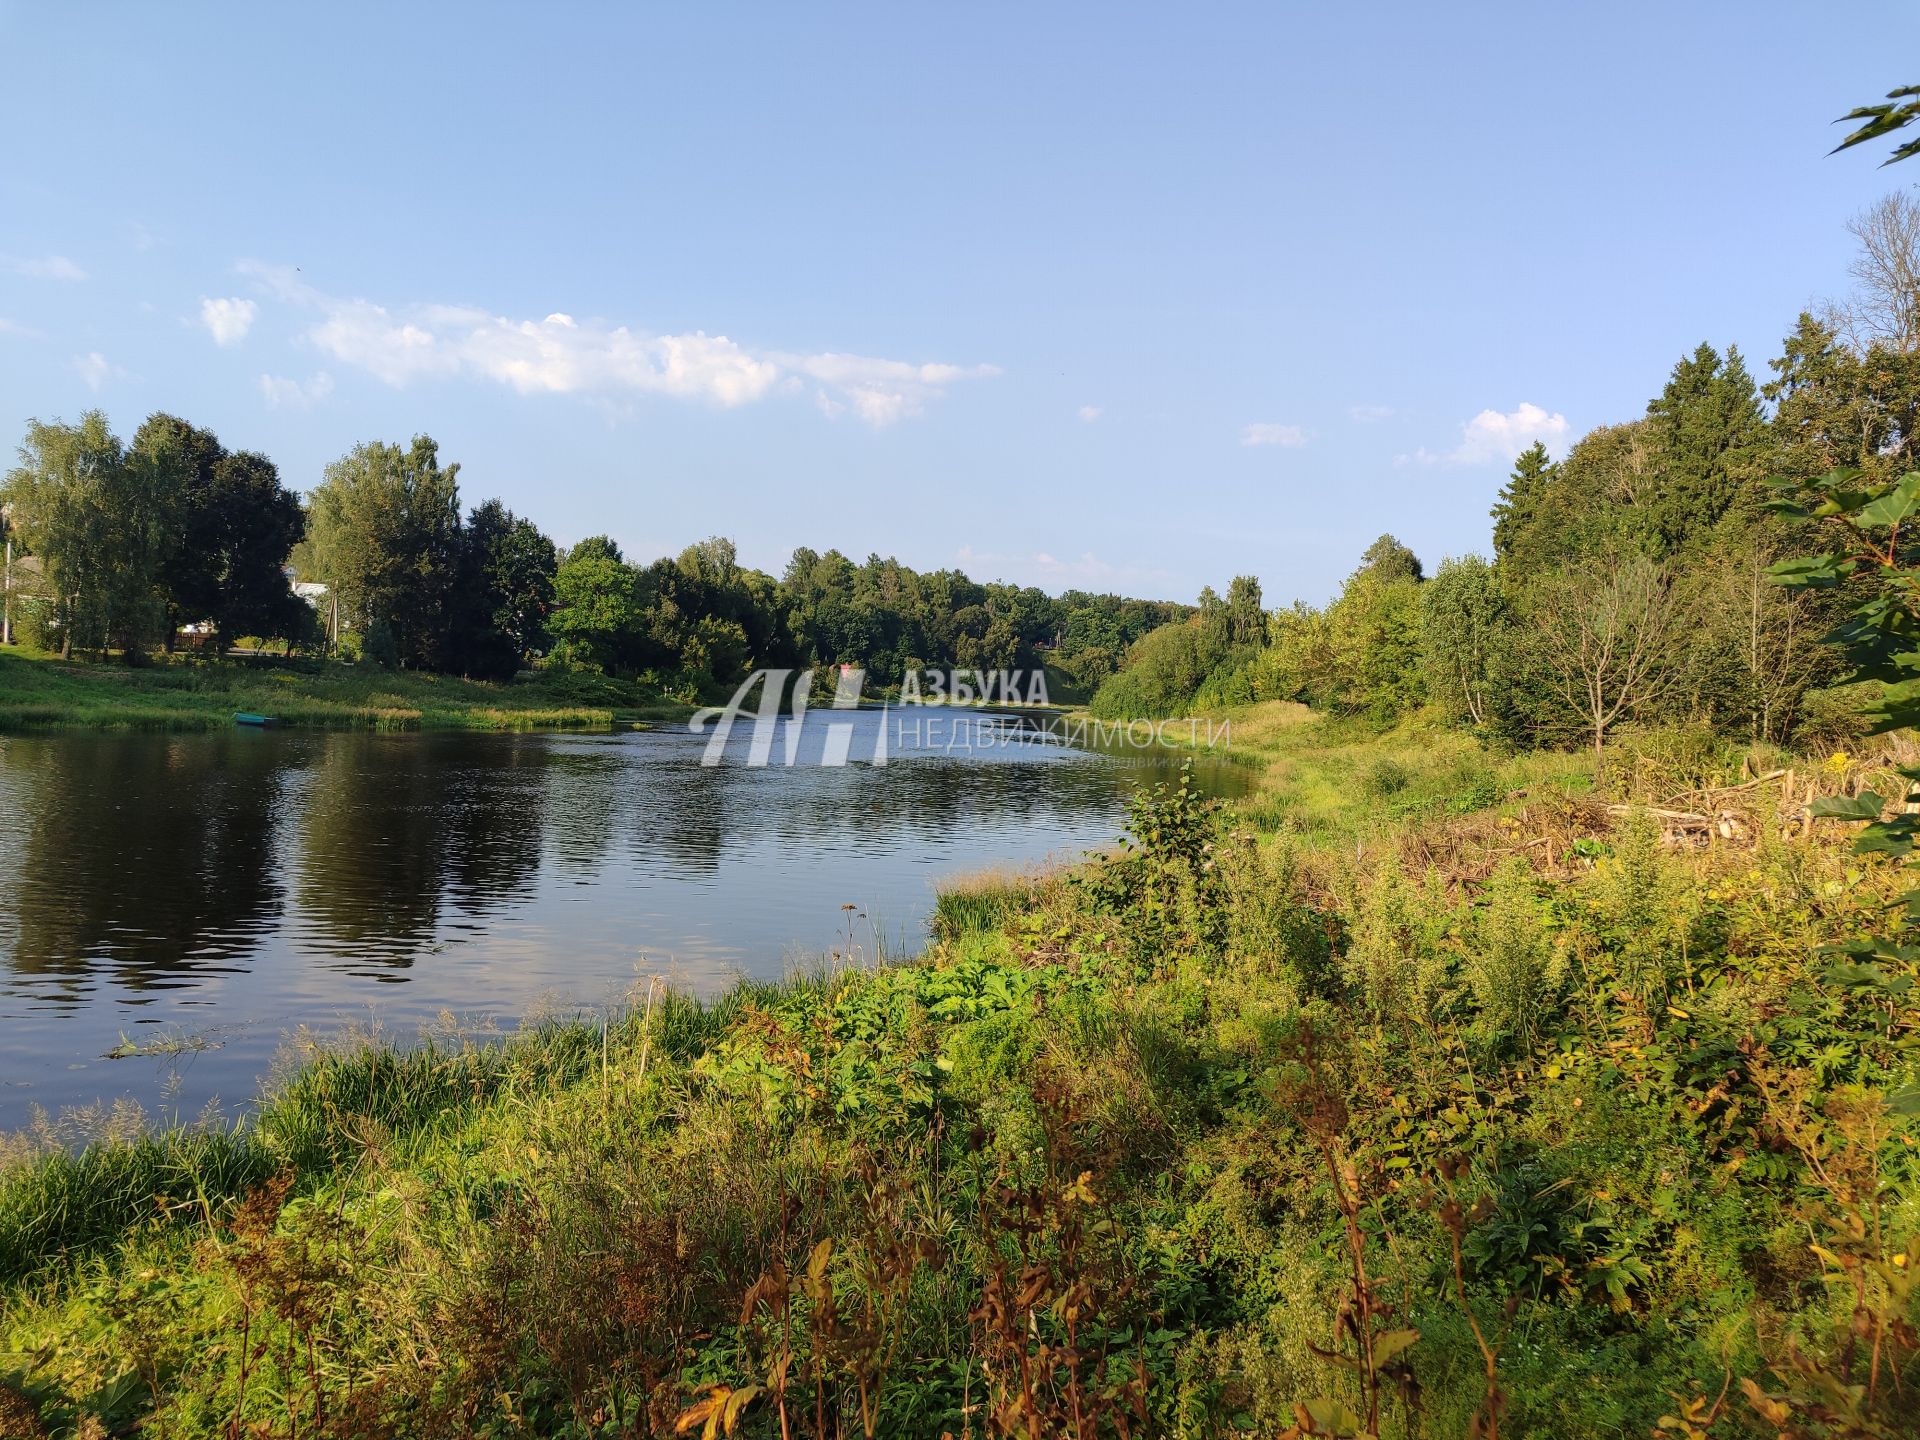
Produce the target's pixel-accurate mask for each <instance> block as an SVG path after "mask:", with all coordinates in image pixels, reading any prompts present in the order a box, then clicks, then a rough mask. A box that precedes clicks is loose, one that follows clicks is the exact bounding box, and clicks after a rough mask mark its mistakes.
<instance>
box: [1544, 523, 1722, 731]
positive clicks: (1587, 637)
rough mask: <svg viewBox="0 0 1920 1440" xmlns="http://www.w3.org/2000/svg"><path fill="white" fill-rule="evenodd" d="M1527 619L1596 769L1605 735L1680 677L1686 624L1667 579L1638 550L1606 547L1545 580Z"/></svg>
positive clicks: (1656, 699)
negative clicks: (1590, 749) (1590, 746)
mask: <svg viewBox="0 0 1920 1440" xmlns="http://www.w3.org/2000/svg"><path fill="white" fill-rule="evenodd" d="M1531 620H1532V639H1533V644H1534V649H1535V653H1536V655H1537V656H1538V658H1539V660H1540V662H1541V664H1542V667H1543V669H1544V670H1545V672H1546V675H1547V676H1548V680H1549V684H1550V685H1551V688H1552V692H1553V695H1554V697H1555V698H1556V699H1557V700H1558V701H1559V703H1560V705H1561V706H1562V707H1563V709H1564V712H1565V714H1566V715H1567V716H1568V717H1570V718H1571V720H1572V721H1573V723H1574V724H1576V725H1577V726H1578V728H1579V729H1580V730H1582V731H1584V732H1585V733H1586V735H1587V736H1588V737H1589V738H1590V739H1591V741H1592V744H1593V754H1594V763H1595V764H1596V766H1597V765H1598V764H1599V763H1600V756H1601V753H1602V751H1603V748H1604V746H1605V744H1606V738H1607V732H1608V731H1609V730H1610V729H1612V728H1613V726H1614V725H1615V724H1617V723H1618V722H1619V721H1621V720H1622V719H1626V718H1629V717H1632V716H1636V715H1641V714H1645V713H1648V712H1650V711H1652V710H1653V708H1654V707H1655V706H1656V705H1657V704H1658V702H1659V701H1660V700H1661V699H1662V698H1664V697H1665V696H1666V695H1667V694H1668V693H1669V692H1670V691H1671V690H1672V689H1673V688H1674V687H1675V686H1676V685H1677V684H1678V683H1679V682H1680V679H1681V673H1682V672H1681V667H1680V659H1681V655H1680V652H1681V649H1682V645H1683V641H1684V636H1685V629H1684V624H1685V622H1684V621H1683V619H1682V617H1681V614H1680V611H1679V609H1678V607H1677V606H1676V605H1675V596H1674V584H1673V577H1672V575H1671V574H1670V573H1669V572H1668V571H1666V570H1665V569H1663V568H1662V567H1660V566H1659V565H1658V564H1656V563H1655V562H1654V561H1652V560H1650V559H1648V558H1647V557H1646V556H1644V555H1641V554H1638V553H1636V552H1633V551H1631V550H1622V549H1618V548H1609V549H1607V550H1606V551H1603V552H1602V553H1600V554H1598V555H1595V556H1593V557H1591V558H1589V559H1587V560H1586V561H1584V562H1582V563H1581V564H1579V565H1577V566H1575V567H1573V568H1570V569H1568V570H1566V571H1564V572H1562V573H1560V574H1559V575H1557V576H1554V577H1551V578H1548V579H1545V580H1543V581H1542V582H1541V585H1540V588H1539V589H1538V590H1537V591H1536V592H1535V596H1534V603H1533V606H1532V615H1531Z"/></svg>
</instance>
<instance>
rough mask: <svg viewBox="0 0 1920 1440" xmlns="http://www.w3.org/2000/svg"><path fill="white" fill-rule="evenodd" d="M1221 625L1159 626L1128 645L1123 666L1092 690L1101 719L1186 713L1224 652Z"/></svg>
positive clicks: (1187, 622)
mask: <svg viewBox="0 0 1920 1440" xmlns="http://www.w3.org/2000/svg"><path fill="white" fill-rule="evenodd" d="M1228 653H1229V651H1228V646H1227V642H1226V633H1225V628H1224V626H1223V627H1218V628H1215V627H1210V626H1208V625H1205V624H1202V623H1201V622H1200V621H1199V620H1197V619H1196V620H1188V621H1180V622H1177V623H1174V624H1170V625H1162V626H1161V627H1160V628H1159V629H1157V630H1154V631H1152V632H1151V633H1150V634H1148V635H1147V636H1146V637H1145V638H1144V639H1143V640H1141V641H1140V642H1139V643H1138V644H1137V645H1135V646H1134V647H1133V649H1132V650H1131V651H1129V652H1128V655H1127V663H1126V667H1125V668H1124V669H1122V670H1121V671H1120V673H1119V674H1117V675H1115V676H1113V677H1112V678H1111V679H1109V680H1108V681H1106V683H1104V684H1103V685H1101V687H1100V689H1099V690H1098V691H1097V692H1096V693H1095V694H1094V697H1093V705H1092V707H1091V708H1092V710H1093V713H1094V714H1095V715H1097V716H1099V717H1100V718H1101V719H1103V720H1135V719H1152V718H1158V717H1161V716H1165V715H1179V714H1183V713H1185V711H1186V709H1187V706H1188V704H1189V702H1190V701H1192V699H1193V698H1194V696H1195V694H1196V693H1197V692H1198V691H1199V689H1200V686H1201V683H1202V682H1203V681H1204V680H1206V678H1207V676H1208V675H1209V674H1210V673H1212V672H1213V671H1214V670H1215V669H1216V668H1217V667H1218V666H1219V665H1220V664H1221V663H1222V662H1223V661H1224V660H1225V659H1226V658H1227V655H1228Z"/></svg>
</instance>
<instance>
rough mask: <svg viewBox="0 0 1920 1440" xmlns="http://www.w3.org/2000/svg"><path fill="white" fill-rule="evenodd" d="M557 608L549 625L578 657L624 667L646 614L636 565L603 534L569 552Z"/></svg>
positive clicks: (558, 577)
mask: <svg viewBox="0 0 1920 1440" xmlns="http://www.w3.org/2000/svg"><path fill="white" fill-rule="evenodd" d="M553 607H554V608H553V614H552V615H551V616H550V617H549V618H548V621H547V626H548V628H549V629H550V630H551V631H552V632H553V636H554V638H555V639H556V640H559V641H561V642H563V643H564V644H565V645H566V647H567V650H568V652H569V653H570V654H571V655H573V656H574V657H575V658H577V659H579V660H582V661H584V662H586V663H587V664H589V665H597V666H599V667H600V668H601V669H603V670H607V671H613V670H616V669H619V668H620V667H621V661H622V659H623V657H624V655H625V654H626V652H627V651H628V649H629V647H630V646H631V645H632V643H633V641H634V638H635V635H636V632H637V631H638V630H639V627H640V625H641V622H642V619H643V612H642V609H641V603H640V594H639V587H638V583H637V577H636V576H635V574H634V572H633V568H632V567H631V566H630V565H628V564H627V562H626V560H625V559H624V558H623V557H622V556H621V554H620V547H619V546H618V545H616V544H614V542H613V541H612V540H610V539H608V538H607V537H606V536H604V535H595V536H591V537H589V538H588V539H585V540H582V541H581V542H580V543H579V544H577V545H575V546H574V547H573V549H571V550H569V551H568V552H567V556H566V558H565V559H564V560H562V561H561V562H560V566H559V570H558V572H557V573H556V574H555V575H554V581H553Z"/></svg>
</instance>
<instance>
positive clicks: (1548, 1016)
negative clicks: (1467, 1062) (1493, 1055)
mask: <svg viewBox="0 0 1920 1440" xmlns="http://www.w3.org/2000/svg"><path fill="white" fill-rule="evenodd" d="M1545 920H1546V915H1545V913H1544V907H1543V906H1542V905H1541V903H1540V899H1539V896H1538V895H1537V893H1536V890H1535V886H1534V879H1533V874H1532V872H1531V871H1530V870H1529V869H1528V868H1527V866H1526V864H1525V863H1524V862H1523V861H1520V860H1517V859H1516V860H1509V861H1507V862H1506V863H1504V864H1503V865H1501V866H1500V867H1499V868H1498V869H1497V870H1495V871H1494V872H1493V879H1492V880H1491V882H1489V884H1488V886H1487V892H1486V903H1485V905H1484V906H1483V907H1482V909H1481V911H1480V915H1479V918H1478V921H1477V924H1476V927H1475V934H1474V940H1475V944H1474V946H1473V948H1472V949H1471V950H1470V951H1469V952H1468V955H1467V959H1466V963H1465V965H1464V967H1463V968H1464V971H1465V975H1466V980H1467V984H1468V986H1469V987H1470V988H1471V990H1472V992H1473V998H1474V1000H1475V1002H1476V1003H1477V1004H1478V1006H1479V1008H1480V1023H1481V1026H1482V1027H1483V1029H1484V1032H1485V1034H1486V1035H1487V1037H1488V1038H1489V1039H1490V1040H1492V1041H1494V1042H1495V1043H1497V1044H1505V1045H1510V1046H1512V1047H1514V1048H1515V1049H1516V1050H1519V1051H1521V1052H1523V1053H1524V1052H1526V1051H1529V1050H1531V1049H1532V1048H1533V1047H1534V1046H1535V1045H1536V1044H1538V1043H1539V1041H1540V1040H1541V1039H1542V1038H1543V1037H1544V1036H1545V1035H1546V1034H1547V1033H1548V1032H1549V1031H1550V1030H1551V1029H1552V1028H1553V1024H1554V1022H1555V1021H1556V1020H1557V1019H1558V1018H1559V1011H1558V1005H1559V1000H1560V995H1561V991H1562V988H1563V987H1564V986H1565V984H1566V962H1565V957H1564V956H1562V955H1561V954H1560V953H1559V952H1558V950H1556V948H1555V947H1554V944H1553V941H1552V938H1551V936H1550V935H1549V934H1548V933H1547V930H1546V926H1545Z"/></svg>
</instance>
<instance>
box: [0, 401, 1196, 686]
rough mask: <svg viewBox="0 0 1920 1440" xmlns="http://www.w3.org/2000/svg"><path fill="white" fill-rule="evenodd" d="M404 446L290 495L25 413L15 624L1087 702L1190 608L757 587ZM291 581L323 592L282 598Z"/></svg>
mask: <svg viewBox="0 0 1920 1440" xmlns="http://www.w3.org/2000/svg"><path fill="white" fill-rule="evenodd" d="M459 471H460V467H459V465H458V464H457V463H442V461H441V459H440V454H439V448H438V446H437V445H435V443H434V442H433V441H432V440H431V439H430V438H428V437H426V436H416V437H415V438H414V439H413V440H412V441H411V442H410V443H409V444H407V445H404V446H403V445H398V444H385V443H367V444H362V445H357V446H355V447H354V448H353V450H351V451H350V452H349V453H348V454H346V455H345V456H343V457H341V459H339V460H338V461H336V462H334V463H333V464H332V465H329V466H328V467H327V470H326V473H325V475H324V477H323V478H322V479H321V481H320V483H319V484H318V485H316V486H315V487H314V488H313V490H312V492H311V493H310V494H309V495H308V496H307V497H305V499H304V501H303V500H302V498H301V497H300V496H298V495H296V494H295V493H294V492H293V491H292V490H290V489H289V488H288V487H287V486H286V485H285V484H284V483H283V482H282V480H281V477H280V475H279V471H278V469H277V467H276V466H275V465H274V464H273V462H272V461H271V460H269V459H268V458H267V457H265V456H264V455H260V454H256V453H253V452H250V451H238V452H235V451H229V450H228V449H226V447H225V446H223V445H222V444H221V443H220V441H219V439H218V438H217V437H216V436H214V435H212V434H211V433H209V432H207V431H205V430H202V429H199V428H197V427H195V426H193V425H191V424H189V423H188V422H186V421H184V420H181V419H179V418H177V417H175V416H171V415H165V414H155V415H152V416H150V417H148V419H147V420H146V421H144V422H143V423H142V424H141V426H140V427H139V429H138V430H136V431H135V432H134V435H133V438H132V440H131V441H128V442H124V443H123V442H122V441H121V440H120V439H119V438H118V437H116V436H115V435H114V434H113V432H112V430H111V428H110V427H109V424H108V421H107V418H106V417H105V416H104V415H102V414H100V413H99V412H89V413H87V414H86V415H83V416H82V417H81V419H80V420H79V421H78V422H77V423H74V424H63V423H58V422H54V423H45V424H43V423H40V422H37V421H36V422H33V423H31V424H30V425H29V426H28V428H27V433H26V436H25V439H24V440H23V442H22V444H21V446H20V454H19V461H18V463H17V464H16V465H15V467H14V468H13V469H12V470H11V471H10V472H9V473H8V475H7V476H6V479H5V483H4V485H0V507H4V509H0V516H4V517H5V519H4V523H5V525H6V526H7V527H8V532H7V533H8V534H10V535H11V537H12V539H13V540H14V542H15V544H16V548H17V560H18V563H17V564H16V566H15V575H16V580H15V584H14V587H13V589H14V591H15V609H16V611H17V612H18V613H17V617H16V618H17V621H18V623H19V626H20V629H21V632H22V634H23V635H24V636H25V637H26V638H28V639H29V640H32V641H34V642H36V643H37V644H38V645H39V646H41V647H42V648H44V649H46V650H49V651H57V652H58V653H59V654H60V655H61V656H63V657H76V656H85V655H88V654H92V655H97V656H102V657H104V656H105V655H106V654H107V653H108V652H109V651H112V652H117V653H118V654H119V655H120V656H121V657H122V658H123V659H125V660H126V661H127V662H128V663H130V664H138V663H141V662H143V661H145V660H146V659H148V658H149V657H150V655H152V654H154V653H156V652H175V651H177V650H179V649H180V648H181V647H182V646H183V645H185V646H190V647H193V648H195V649H196V650H200V651H204V652H205V653H207V654H209V655H210V656H212V657H214V658H218V657H220V656H221V655H223V654H224V653H225V652H226V651H227V649H228V648H229V647H230V646H232V645H234V644H236V643H238V642H248V643H249V644H250V645H251V646H253V647H255V648H256V650H257V648H258V647H262V646H266V647H267V648H271V643H270V642H281V646H282V648H284V649H285V650H288V651H295V650H297V651H303V652H307V653H309V654H316V655H332V656H336V657H338V658H341V659H345V660H349V661H353V662H356V663H360V664H363V665H365V666H368V667H372V668H376V669H385V670H390V671H391V670H402V669H404V670H410V671H416V672H422V673H437V674H443V675H450V676H460V677H466V678H472V679H478V680H493V681H507V680H511V679H513V677H514V676H515V675H517V674H524V673H526V672H527V671H529V670H531V669H533V668H535V667H537V668H538V669H539V670H540V671H542V672H550V673H567V672H574V671H586V672H589V673H599V674H606V675H612V676H619V677H625V678H634V677H641V678H644V679H645V680H646V681H647V682H649V684H650V685H652V686H653V687H655V688H656V689H657V690H658V691H659V692H660V693H665V694H669V695H674V696H678V697H683V698H685V699H688V700H697V699H700V698H704V697H706V696H709V695H711V694H713V693H715V692H716V691H718V690H729V689H731V688H732V686H733V685H734V683H735V682H737V681H738V680H739V679H740V678H741V677H742V676H744V675H745V674H746V673H747V672H748V671H750V670H752V669H754V668H756V667H760V666H784V667H793V666H819V665H829V664H838V663H851V664H857V665H861V666H864V667H865V668H866V669H867V671H868V674H869V677H870V680H871V682H872V683H873V684H875V685H876V686H880V687H887V686H894V685H898V684H899V683H900V681H901V679H902V677H903V676H904V675H905V674H906V673H907V672H909V671H917V670H921V669H942V670H944V669H947V668H950V667H958V668H962V669H980V670H988V671H1012V670H1021V671H1029V670H1034V669H1037V668H1039V667H1040V666H1041V665H1042V664H1052V665H1054V666H1055V667H1056V668H1057V674H1058V675H1059V677H1060V678H1062V679H1064V680H1065V681H1066V684H1067V686H1068V688H1069V689H1072V690H1075V691H1084V692H1087V693H1090V692H1091V691H1092V689H1093V688H1094V687H1095V686H1097V685H1098V684H1099V683H1100V682H1101V681H1103V680H1104V679H1106V678H1107V676H1109V675H1110V674H1112V673H1113V672H1114V671H1115V670H1117V669H1118V668H1119V666H1120V664H1121V662H1122V660H1123V658H1124V657H1125V655H1126V654H1127V652H1128V650H1129V648H1130V647H1131V646H1132V645H1133V644H1134V643H1135V642H1136V641H1138V640H1139V639H1140V638H1141V637H1142V636H1144V635H1146V634H1147V633H1148V632H1149V631H1151V630H1154V629H1155V628H1157V627H1159V626H1161V625H1164V624H1167V623H1170V622H1172V621H1174V620H1177V619H1180V618H1183V617H1184V616H1186V615H1187V614H1188V613H1189V611H1190V608H1191V607H1188V606H1183V605H1177V604H1171V603H1163V602H1157V601H1146V600H1134V599H1127V598H1125V597H1122V596H1117V595H1094V594H1088V593H1086V592H1084V591H1077V590H1070V591H1067V592H1066V593H1065V594H1062V595H1060V596H1057V597H1055V596H1049V595H1047V594H1046V593H1045V592H1043V591H1041V590H1039V589H1037V588H1034V587H1026V588H1021V587H1019V586H1014V585H1008V584H1002V583H986V584H982V583H979V582H976V581H974V580H972V579H970V578H968V577H967V576H966V575H965V574H963V573H962V572H961V571H959V570H938V571H929V572H925V573H920V572H916V571H914V570H912V569H910V568H909V567H907V566H905V565H902V564H901V563H899V561H897V560H893V559H883V558H882V557H880V556H878V555H870V556H868V557H867V559H866V560H865V561H864V562H863V563H859V564H856V563H854V562H853V561H852V560H850V559H849V558H847V557H846V556H845V555H842V554H841V553H840V552H838V551H837V550H828V551H827V552H825V553H824V554H821V553H819V552H816V551H814V550H811V549H807V548H804V547H803V548H800V549H797V550H795V551H794V552H793V555H792V558H791V559H790V560H789V562H788V564H787V567H786V570H785V572H784V573H783V574H782V575H781V576H780V577H778V578H777V579H776V578H775V577H773V576H770V575H767V574H765V573H764V572H761V571H758V570H754V569H751V568H749V567H746V566H743V565H741V564H740V563H739V561H738V558H737V556H736V553H735V549H734V546H733V544H732V542H731V541H729V540H726V539H723V538H717V537H716V538H713V539H709V540H705V541H702V542H700V543H699V544H695V545H691V546H688V547H687V548H686V549H685V550H683V551H682V552H681V553H680V554H679V555H677V556H672V557H666V558H662V559H659V560H655V561H653V562H651V563H647V564H640V563H635V562H633V561H630V560H629V559H628V558H627V557H626V556H625V555H623V554H622V553H621V550H620V547H619V545H618V544H616V543H615V542H614V541H613V540H612V539H610V538H608V537H607V536H604V535H598V536H590V537H588V538H587V539H584V540H581V541H579V542H578V543H576V544H574V545H572V546H570V547H568V548H567V549H566V550H565V551H564V552H563V551H561V550H560V549H559V548H558V547H557V546H556V545H555V544H554V542H553V541H552V540H551V539H549V538H548V537H547V536H546V535H545V534H544V533H543V532H542V531H541V530H540V529H539V528H538V527H537V526H536V525H535V524H534V523H533V522H532V521H530V520H527V519H525V518H523V517H521V516H518V515H516V514H514V513H513V512H512V511H511V510H508V509H507V508H506V507H505V506H504V505H503V504H501V503H500V502H499V501H498V500H489V501H486V502H484V503H481V504H478V505H475V506H473V507H471V508H470V509H467V510H466V511H465V512H464V514H463V511H462V501H461V496H460V488H459V480H458V477H459ZM288 572H291V574H292V576H293V577H294V579H296V580H298V581H304V582H309V583H312V584H316V585H318V586H322V587H325V588H324V592H315V593H314V595H313V597H312V599H311V600H310V601H309V600H303V599H301V598H300V597H299V596H297V595H296V594H295V592H294V591H293V589H292V588H291V586H290V584H289V579H288Z"/></svg>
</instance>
